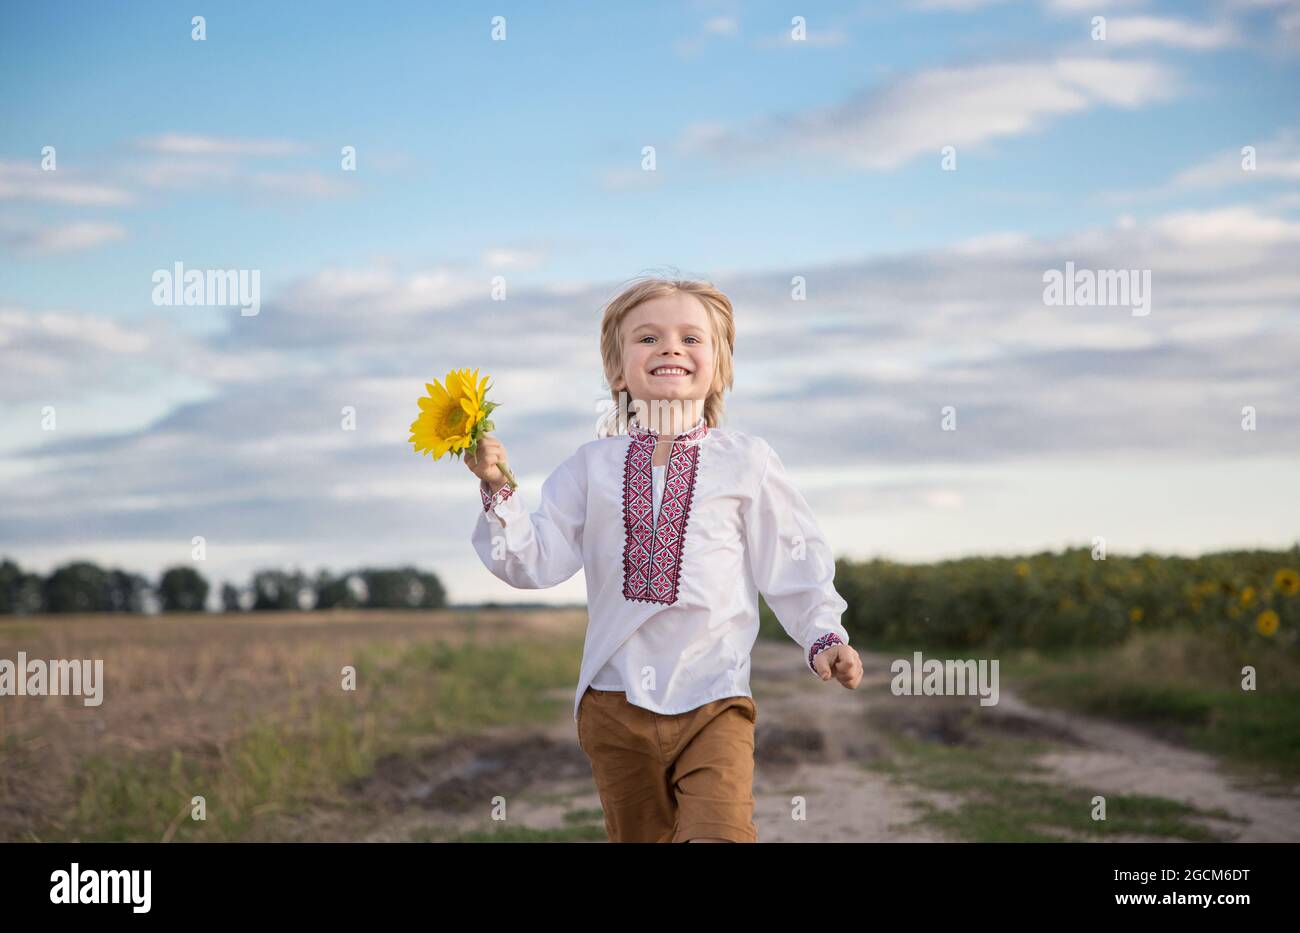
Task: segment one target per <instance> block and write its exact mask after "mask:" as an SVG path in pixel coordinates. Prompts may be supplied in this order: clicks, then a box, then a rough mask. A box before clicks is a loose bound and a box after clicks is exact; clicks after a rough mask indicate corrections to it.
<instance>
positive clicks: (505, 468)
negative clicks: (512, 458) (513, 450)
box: [497, 460, 519, 489]
mask: <svg viewBox="0 0 1300 933" xmlns="http://www.w3.org/2000/svg"><path fill="white" fill-rule="evenodd" d="M497 469H498V470H500V471H501V472H502V473H503V474H504V475H505V478H506V482H507V483H509V484H510V488H511V489H518V488H519V483H518V482H516V481H515V474H514V473H511V472H510V466H509V464H507V463H506V462H505V461H504V460H502V461H501V462H500V463H498V464H497Z"/></svg>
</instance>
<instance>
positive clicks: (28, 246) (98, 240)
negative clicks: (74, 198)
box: [6, 220, 126, 256]
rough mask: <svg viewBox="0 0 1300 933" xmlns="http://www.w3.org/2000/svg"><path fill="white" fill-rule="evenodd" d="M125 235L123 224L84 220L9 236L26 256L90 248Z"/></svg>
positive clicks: (47, 254) (48, 254) (71, 251)
mask: <svg viewBox="0 0 1300 933" xmlns="http://www.w3.org/2000/svg"><path fill="white" fill-rule="evenodd" d="M125 236H126V228H125V227H123V226H122V225H121V224H115V223H108V222H105V221H94V220H82V221H76V222H73V223H67V224H60V225H59V226H56V227H42V228H40V229H37V230H31V231H27V232H23V233H18V234H13V235H9V236H7V237H6V239H7V240H8V241H9V242H10V243H12V244H13V245H14V246H15V247H16V248H17V250H18V251H19V252H20V253H23V254H25V255H28V256H51V255H55V254H58V253H74V252H78V251H80V250H84V249H91V248H93V247H96V246H101V245H103V244H104V243H111V242H113V241H114V240H120V239H122V238H124V237H125Z"/></svg>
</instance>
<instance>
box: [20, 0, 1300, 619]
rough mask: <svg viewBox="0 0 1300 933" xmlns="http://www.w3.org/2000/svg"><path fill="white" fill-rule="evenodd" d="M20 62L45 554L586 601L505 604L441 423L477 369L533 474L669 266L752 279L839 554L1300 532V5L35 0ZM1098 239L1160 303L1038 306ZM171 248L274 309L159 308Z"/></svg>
mask: <svg viewBox="0 0 1300 933" xmlns="http://www.w3.org/2000/svg"><path fill="white" fill-rule="evenodd" d="M196 13H198V14H201V15H203V16H204V17H205V18H206V30H207V36H206V38H205V39H204V40H203V41H194V40H193V39H192V38H191V29H192V27H191V24H190V17H191V16H192V15H194V14H196ZM496 15H500V16H504V17H505V19H506V39H505V41H492V38H491V29H492V22H491V20H492V17H493V16H496ZM797 15H803V16H806V17H807V39H806V41H791V39H790V32H791V18H792V17H793V16H797ZM1099 15H1100V16H1104V17H1105V18H1106V29H1107V36H1106V39H1105V41H1096V40H1094V39H1092V38H1091V37H1090V30H1091V29H1092V26H1091V20H1092V18H1093V17H1094V16H1099ZM0 80H2V81H3V85H4V87H5V91H6V93H5V94H4V95H3V97H2V98H0V127H2V129H0V355H2V356H3V360H4V363H5V366H4V370H5V371H6V372H5V374H4V375H0V430H2V431H3V434H0V480H2V481H3V482H0V489H4V490H5V491H4V492H2V493H0V515H6V516H7V517H8V520H7V521H2V522H0V551H3V552H4V553H5V554H8V555H9V556H12V557H14V558H15V559H18V560H20V562H22V563H24V564H26V565H29V566H35V567H38V568H40V569H48V568H49V567H50V566H53V565H56V564H57V563H60V562H62V561H64V560H67V559H71V558H73V557H92V558H94V559H97V560H100V561H102V562H106V563H113V564H122V565H125V566H129V567H132V568H133V569H137V570H141V571H144V572H148V573H154V572H156V571H157V569H159V568H160V567H162V566H166V565H168V564H171V563H176V562H179V561H182V560H184V559H187V558H188V553H189V544H188V542H189V540H190V537H191V535H193V534H206V535H207V536H208V537H209V538H210V539H212V541H213V542H215V544H210V556H209V565H210V566H209V568H208V569H207V572H208V575H209V576H212V577H215V578H221V577H223V576H230V577H232V578H235V579H240V578H241V577H243V576H245V575H246V573H247V571H248V570H249V569H251V568H252V567H254V566H258V565H259V564H260V563H262V562H265V563H270V564H278V565H287V564H291V563H299V564H301V565H302V566H303V567H304V568H305V569H315V568H316V567H318V566H329V567H331V568H332V569H343V568H346V567H350V566H354V565H356V564H358V563H361V562H363V561H370V562H381V561H382V562H396V561H401V562H407V561H413V562H416V563H420V564H421V565H424V566H426V567H429V568H431V569H434V570H437V571H439V572H440V573H442V574H443V575H444V576H445V577H447V578H448V586H449V589H450V590H451V592H452V595H453V598H463V599H475V598H501V597H502V596H503V595H504V596H507V597H509V596H512V595H540V596H541V597H542V598H555V599H573V598H580V596H581V586H580V578H577V579H576V580H575V581H570V583H569V584H566V585H565V586H564V587H560V588H557V589H556V590H554V591H549V592H548V593H544V594H510V593H505V594H503V593H502V592H501V586H502V585H501V584H499V583H498V582H497V581H495V580H494V579H493V578H491V577H490V576H489V575H487V574H486V571H483V570H482V568H481V567H477V565H476V562H475V558H474V556H473V554H472V551H471V550H470V548H469V545H468V531H469V526H470V524H471V523H472V520H473V518H474V511H473V510H474V504H475V500H474V498H473V496H474V490H473V484H472V481H471V478H470V477H469V476H468V474H467V473H466V472H465V471H464V468H463V466H461V465H460V464H450V463H438V464H433V463H431V462H429V461H428V460H427V459H417V458H415V457H413V456H410V454H409V448H408V449H407V451H405V452H404V451H403V444H404V441H405V437H404V427H405V424H406V423H408V422H409V420H410V418H411V417H412V416H413V412H412V411H411V409H413V405H414V397H415V396H416V395H418V394H419V392H420V390H421V388H422V385H423V382H424V381H425V380H427V379H428V378H431V377H432V376H435V375H439V376H440V375H441V374H442V373H443V372H445V371H446V370H447V369H449V368H452V367H453V366H461V365H474V366H482V367H484V368H485V369H488V370H489V371H491V372H492V374H493V376H494V378H495V380H496V384H497V385H498V386H500V392H501V397H500V399H499V400H500V401H501V402H503V404H504V405H505V406H506V407H503V408H502V410H501V412H500V415H501V417H499V418H498V419H497V421H498V425H499V426H500V430H499V431H498V433H499V434H501V435H502V437H503V439H504V440H506V442H507V444H508V445H509V446H510V449H511V459H512V463H515V464H519V465H520V466H517V467H516V469H517V472H519V473H520V474H521V475H520V479H521V480H522V481H524V485H525V492H526V493H527V492H528V491H529V488H530V486H529V484H530V483H533V484H540V481H541V480H542V479H543V478H544V477H545V475H546V474H547V473H548V472H549V471H550V469H552V468H553V467H554V465H555V464H556V463H558V461H559V459H560V458H561V457H562V456H563V455H564V453H565V452H566V450H571V449H572V447H573V446H576V444H578V443H581V442H582V441H584V440H587V439H590V436H591V434H590V430H589V428H590V424H591V422H592V416H591V411H592V407H593V404H594V403H595V402H596V401H597V400H598V399H599V398H600V396H601V394H602V387H601V384H600V379H601V373H600V369H599V360H598V358H597V356H596V353H595V334H596V327H597V323H598V320H599V309H600V305H601V304H602V302H603V301H604V300H606V299H607V298H608V297H610V296H611V295H612V294H613V292H614V291H616V289H617V285H618V283H620V282H622V281H624V280H626V279H627V278H629V277H631V276H634V275H636V274H638V273H641V272H645V271H660V270H662V269H664V268H672V269H676V270H679V271H680V272H682V273H683V274H686V275H698V276H702V277H706V278H710V279H711V280H713V281H714V282H715V283H716V284H718V285H719V286H720V287H721V288H723V290H724V291H726V292H727V293H728V294H730V295H732V297H733V299H734V300H735V301H736V304H737V326H738V330H739V334H740V336H739V342H738V352H737V385H736V391H735V393H734V394H733V396H732V400H731V402H730V405H729V412H730V413H731V421H732V426H734V427H736V428H738V429H741V430H748V431H752V432H754V433H757V434H760V435H762V436H764V437H766V438H768V439H769V440H771V441H772V442H773V444H774V446H776V447H777V449H778V451H779V452H781V453H782V455H783V458H784V459H785V460H786V462H787V464H788V465H789V466H790V468H791V471H792V474H793V475H794V476H795V477H796V478H797V479H800V480H801V481H802V482H803V483H804V484H805V487H806V491H807V495H808V498H809V500H810V502H811V503H812V504H813V505H814V507H818V508H819V509H820V511H822V512H825V513H827V516H826V522H827V532H828V534H829V535H830V536H831V537H832V540H833V543H834V544H835V546H836V548H837V550H838V551H839V552H841V553H845V554H852V555H855V556H867V555H869V554H875V553H880V554H885V555H888V556H896V557H900V558H904V559H927V558H934V557H941V556H954V555H958V554H963V553H988V552H1014V551H1019V550H1027V549H1034V548H1040V547H1053V546H1056V547H1059V546H1063V545H1065V544H1079V543H1086V542H1087V541H1089V540H1090V538H1091V537H1092V536H1093V535H1094V534H1105V533H1106V527H1101V528H1097V527H1094V525H1101V526H1109V527H1112V528H1114V534H1113V535H1112V537H1113V538H1114V539H1115V541H1114V543H1113V544H1112V546H1113V547H1115V548H1117V549H1119V550H1136V549H1140V548H1144V547H1152V548H1156V549H1161V550H1183V551H1201V550H1209V549H1216V548H1218V547H1226V546H1255V545H1259V546H1287V545H1289V544H1291V543H1292V542H1294V541H1295V540H1296V539H1297V537H1300V534H1298V533H1297V528H1300V524H1298V522H1297V520H1298V519H1300V507H1298V506H1296V505H1294V504H1292V503H1294V502H1295V501H1296V500H1297V498H1300V497H1295V496H1294V495H1293V494H1292V495H1289V496H1288V495H1286V490H1287V489H1289V488H1290V487H1289V486H1288V485H1287V484H1288V483H1293V482H1294V476H1295V475H1296V470H1295V468H1296V466H1298V465H1300V458H1298V457H1297V454H1298V453H1300V418H1298V416H1297V414H1296V412H1295V411H1294V410H1293V409H1294V399H1295V398H1296V397H1300V396H1298V395H1297V392H1296V390H1297V388H1300V384H1298V383H1297V377H1296V376H1295V375H1294V370H1295V366H1294V360H1295V359H1296V351H1297V350H1300V325H1298V324H1297V315H1298V314H1300V275H1298V274H1297V273H1296V271H1295V266H1296V265H1297V264H1296V263H1295V262H1294V259H1295V256H1296V255H1300V251H1297V247H1298V246H1300V198H1298V193H1300V186H1298V184H1297V183H1298V182H1300V136H1298V135H1297V130H1298V128H1297V125H1298V124H1300V107H1297V104H1298V103H1300V6H1298V5H1297V4H1296V3H1293V2H1268V0H1241V2H1222V3H1206V4H1187V3H1181V4H1161V3H1144V2H1136V0H1135V2H1100V0H1099V2H1087V3H1083V2H1076V0H1048V2H1042V3H1009V2H1007V3H996V2H980V0H947V2H928V3H925V2H915V3H863V4H851V3H825V4H816V5H814V7H813V8H810V9H806V10H805V9H802V8H798V7H791V6H789V5H784V4H776V3H684V4H662V5H660V4H655V5H653V7H649V6H648V5H646V6H645V7H643V6H642V5H633V4H610V5H607V6H601V7H596V6H593V5H591V4H578V3H575V4H554V3H547V4H505V5H480V4H470V3H464V4H454V3H453V4H439V5H437V6H436V7H430V5H427V4H415V3H412V4H399V3H392V4H382V5H377V6H375V5H364V4H344V3H320V4H312V5H310V6H309V7H308V6H302V7H299V6H296V5H289V4H255V3H209V4H204V5H203V8H202V9H198V8H196V9H194V10H189V9H184V10H183V9H181V8H178V7H176V6H175V5H174V4H163V3H159V4H149V3H133V4H123V5H116V6H113V7H106V6H104V5H103V4H95V3H15V4H7V5H5V6H4V7H3V8H2V9H0ZM944 145H953V146H955V147H956V152H957V170H956V171H942V170H941V167H940V158H941V154H940V150H941V149H942V147H943V146H944ZM46 146H53V147H54V149H55V152H56V158H57V168H56V170H55V171H53V172H45V171H42V170H41V154H42V149H43V147H46ZM344 146H353V147H355V149H356V152H357V170H356V171H355V172H345V171H342V170H341V168H340V159H341V155H340V151H341V149H342V148H343V147H344ZM645 146H653V147H654V148H655V156H656V166H655V171H653V172H647V171H643V170H642V150H643V147H645ZM1243 146H1254V147H1255V149H1256V153H1257V160H1258V164H1257V168H1256V169H1255V170H1254V171H1252V172H1244V171H1242V170H1241V166H1240V160H1241V155H1240V151H1241V149H1242V147H1243ZM1066 260H1073V261H1074V262H1075V263H1076V265H1080V266H1087V267H1090V268H1115V269H1149V270H1151V271H1152V273H1153V278H1154V281H1155V282H1156V285H1155V296H1156V297H1155V301H1154V307H1153V311H1152V314H1151V315H1150V316H1148V317H1141V318H1139V317H1133V316H1129V315H1128V312H1127V311H1126V310H1125V309H1122V308H1113V307H1112V308H1093V309H1088V311H1087V312H1086V313H1082V312H1081V310H1080V309H1066V308H1045V307H1044V305H1043V302H1042V300H1041V275H1042V272H1043V271H1044V270H1045V269H1049V268H1060V267H1061V266H1062V265H1063V263H1064V262H1065V261H1066ZM176 262H183V263H184V265H185V266H186V267H187V268H199V269H206V268H219V269H256V270H259V271H260V274H261V288H262V301H263V309H262V311H261V313H260V314H259V315H257V316H255V317H242V318H241V317H240V315H239V313H238V311H237V310H234V311H232V310H231V309H229V308H207V307H179V308H160V307H156V306H154V305H153V304H152V302H151V292H152V288H153V284H152V280H151V276H152V274H153V272H154V271H155V270H158V269H170V268H171V267H172V266H173V264H174V263H176ZM498 275H499V276H505V278H506V280H507V281H508V283H509V289H510V292H509V294H510V297H509V298H508V299H507V300H506V301H504V302H493V301H491V300H489V299H488V297H487V293H488V289H489V287H490V281H491V279H492V277H493V276H498ZM795 275H803V276H805V277H806V279H807V281H808V283H809V284H808V287H809V301H808V302H807V303H806V304H803V305H799V306H792V304H791V303H790V302H789V300H788V293H789V282H790V279H791V277H792V276H795ZM832 343H833V346H831V345H830V344H832ZM742 350H743V352H742ZM945 403H950V404H954V405H956V406H958V409H959V411H960V412H962V413H963V415H962V421H961V425H962V426H961V428H959V430H958V432H956V433H955V435H950V436H943V435H939V434H937V433H936V432H935V430H934V424H935V423H937V417H938V416H937V412H938V409H939V407H940V406H941V405H942V404H945ZM344 404H353V405H355V406H358V408H359V410H360V412H361V416H360V419H359V420H360V423H359V427H358V430H357V431H356V432H348V433H346V434H344V433H343V432H340V431H339V430H338V426H337V421H338V417H337V412H338V410H339V407H340V406H341V405H344ZM1252 404H1253V405H1255V406H1256V407H1257V408H1258V409H1259V411H1260V415H1259V419H1260V420H1259V429H1258V430H1257V431H1256V432H1254V433H1253V434H1248V433H1247V432H1242V431H1240V428H1239V425H1238V422H1239V420H1240V414H1239V412H1240V409H1241V407H1242V406H1243V405H1252ZM47 405H50V406H54V407H55V409H56V411H57V413H58V428H57V429H56V430H55V431H45V430H42V429H41V411H42V408H43V406H47ZM810 406H812V408H811V410H813V411H815V412H816V413H817V414H818V415H819V416H821V417H822V418H823V419H824V424H823V430H822V433H821V436H820V437H819V438H818V441H817V443H816V444H813V445H807V444H805V440H806V439H805V434H804V432H803V431H802V430H795V429H794V428H793V426H792V425H793V423H794V419H795V418H797V417H805V415H803V414H801V413H804V412H807V411H809V410H810ZM512 417H513V418H515V419H516V420H515V421H513V422H512V420H511V419H512ZM967 425H969V427H967ZM1288 478H1289V479H1288ZM532 491H533V494H534V499H535V493H536V489H535V487H533V489H532ZM413 501H414V502H417V503H418V504H419V506H418V510H417V511H416V512H415V514H412V510H411V508H410V507H409V504H410V503H411V502H413ZM1189 502H1194V503H1196V506H1195V508H1193V509H1191V510H1190V511H1189V508H1188V505H1187V503H1189ZM462 532H463V534H462ZM358 533H360V535H361V539H362V540H358V539H357V536H358ZM422 535H427V536H428V540H425V541H422V540H421V536H422Z"/></svg>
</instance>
